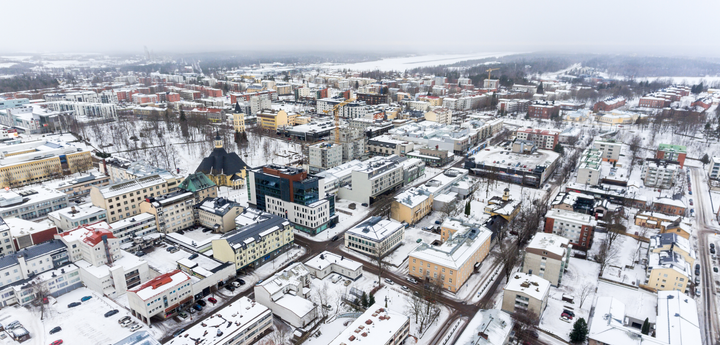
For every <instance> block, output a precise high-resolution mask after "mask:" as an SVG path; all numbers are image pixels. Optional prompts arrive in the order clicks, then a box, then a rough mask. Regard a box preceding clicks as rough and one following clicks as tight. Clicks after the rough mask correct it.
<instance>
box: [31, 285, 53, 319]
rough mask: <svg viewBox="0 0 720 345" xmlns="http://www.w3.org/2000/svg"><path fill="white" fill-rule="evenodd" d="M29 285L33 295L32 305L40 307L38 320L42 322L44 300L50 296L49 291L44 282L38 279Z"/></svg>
mask: <svg viewBox="0 0 720 345" xmlns="http://www.w3.org/2000/svg"><path fill="white" fill-rule="evenodd" d="M31 284H32V286H31V287H32V289H33V294H34V295H35V299H34V300H33V304H35V305H38V306H39V307H40V320H42V319H43V317H44V316H45V303H44V302H45V298H47V297H48V296H50V289H49V288H48V286H47V284H45V282H43V281H42V280H41V279H40V278H36V279H35V280H33V281H32V282H31Z"/></svg>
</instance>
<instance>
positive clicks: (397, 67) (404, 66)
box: [317, 52, 514, 71]
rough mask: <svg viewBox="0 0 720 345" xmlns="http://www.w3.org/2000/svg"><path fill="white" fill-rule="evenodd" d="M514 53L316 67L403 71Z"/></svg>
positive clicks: (406, 59) (444, 55)
mask: <svg viewBox="0 0 720 345" xmlns="http://www.w3.org/2000/svg"><path fill="white" fill-rule="evenodd" d="M512 54H514V53H508V52H495V53H492V52H491V53H477V54H454V55H449V54H443V55H440V54H436V55H418V56H410V57H394V58H388V59H382V60H375V61H367V62H357V63H349V64H337V65H332V64H322V65H318V66H317V67H319V68H323V69H329V70H343V69H347V70H352V71H371V70H381V71H405V70H408V69H412V68H419V67H426V66H440V65H450V64H454V63H457V62H462V61H468V60H480V59H486V58H498V57H502V56H506V55H512Z"/></svg>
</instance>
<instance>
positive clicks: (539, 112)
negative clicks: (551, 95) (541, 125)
mask: <svg viewBox="0 0 720 345" xmlns="http://www.w3.org/2000/svg"><path fill="white" fill-rule="evenodd" d="M559 115H560V105H556V104H555V102H547V101H535V102H533V103H532V104H530V106H529V107H528V116H530V117H532V118H536V119H546V120H549V119H550V118H552V117H555V116H559Z"/></svg>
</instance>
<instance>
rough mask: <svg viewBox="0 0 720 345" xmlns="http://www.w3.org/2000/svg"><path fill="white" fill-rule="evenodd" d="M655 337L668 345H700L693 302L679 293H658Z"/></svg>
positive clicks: (699, 334) (695, 305) (700, 340)
mask: <svg viewBox="0 0 720 345" xmlns="http://www.w3.org/2000/svg"><path fill="white" fill-rule="evenodd" d="M657 313H658V315H657V321H656V323H655V337H656V338H657V339H658V340H663V341H666V342H667V343H668V344H670V345H691V344H702V342H703V338H702V335H701V332H700V322H699V321H698V310H697V304H696V303H695V300H693V299H692V298H690V297H688V296H687V295H685V294H683V293H681V292H679V291H658V305H657Z"/></svg>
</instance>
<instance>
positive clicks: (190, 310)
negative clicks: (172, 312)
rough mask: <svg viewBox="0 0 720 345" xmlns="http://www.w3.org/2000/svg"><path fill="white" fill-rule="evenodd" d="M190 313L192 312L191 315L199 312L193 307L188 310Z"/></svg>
mask: <svg viewBox="0 0 720 345" xmlns="http://www.w3.org/2000/svg"><path fill="white" fill-rule="evenodd" d="M188 311H189V312H190V314H195V312H196V311H197V310H195V308H193V307H190V308H189V309H188Z"/></svg>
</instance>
